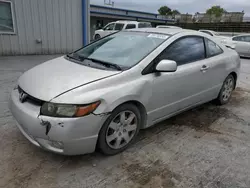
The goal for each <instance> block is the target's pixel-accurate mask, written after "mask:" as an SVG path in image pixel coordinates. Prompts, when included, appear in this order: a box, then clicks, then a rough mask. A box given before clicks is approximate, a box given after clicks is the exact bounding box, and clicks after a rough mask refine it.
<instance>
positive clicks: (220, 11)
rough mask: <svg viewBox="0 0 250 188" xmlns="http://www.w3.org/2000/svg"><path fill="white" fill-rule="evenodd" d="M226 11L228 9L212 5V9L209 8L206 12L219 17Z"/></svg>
mask: <svg viewBox="0 0 250 188" xmlns="http://www.w3.org/2000/svg"><path fill="white" fill-rule="evenodd" d="M225 12H226V10H225V9H223V8H221V7H220V6H212V7H211V8H210V9H207V11H206V14H209V15H210V16H211V15H215V17H216V18H219V17H221V16H222V14H223V13H225Z"/></svg>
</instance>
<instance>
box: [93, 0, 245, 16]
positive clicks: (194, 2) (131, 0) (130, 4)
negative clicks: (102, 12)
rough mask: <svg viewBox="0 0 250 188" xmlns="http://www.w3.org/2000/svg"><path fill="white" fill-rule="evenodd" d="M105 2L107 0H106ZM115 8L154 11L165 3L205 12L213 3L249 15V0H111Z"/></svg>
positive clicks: (96, 0) (183, 10)
mask: <svg viewBox="0 0 250 188" xmlns="http://www.w3.org/2000/svg"><path fill="white" fill-rule="evenodd" d="M106 1H107V2H108V1H109V0H106ZM112 1H114V2H115V7H117V8H127V9H132V10H140V11H147V12H153V13H156V12H157V10H158V9H159V7H161V6H162V5H167V6H168V7H170V8H171V9H177V10H179V11H180V12H181V13H192V14H193V13H195V12H205V11H206V9H207V8H209V7H211V6H213V5H220V6H221V7H223V8H224V9H226V10H227V11H228V12H229V11H237V12H239V11H242V10H244V11H245V14H246V15H247V16H250V0H112ZM90 3H91V4H98V5H104V0H90Z"/></svg>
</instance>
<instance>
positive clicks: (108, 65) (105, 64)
mask: <svg viewBox="0 0 250 188" xmlns="http://www.w3.org/2000/svg"><path fill="white" fill-rule="evenodd" d="M79 58H80V59H87V60H90V61H92V62H94V63H99V64H102V65H104V66H106V67H113V68H115V69H116V70H119V71H121V70H122V68H121V67H120V66H119V65H117V64H114V63H110V62H106V61H102V60H98V59H93V58H88V57H82V56H79Z"/></svg>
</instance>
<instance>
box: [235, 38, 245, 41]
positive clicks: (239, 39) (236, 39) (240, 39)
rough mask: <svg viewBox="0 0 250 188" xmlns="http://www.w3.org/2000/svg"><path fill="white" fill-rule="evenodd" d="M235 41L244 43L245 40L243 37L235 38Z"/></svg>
mask: <svg viewBox="0 0 250 188" xmlns="http://www.w3.org/2000/svg"><path fill="white" fill-rule="evenodd" d="M233 40H234V41H243V38H242V37H234V38H233Z"/></svg>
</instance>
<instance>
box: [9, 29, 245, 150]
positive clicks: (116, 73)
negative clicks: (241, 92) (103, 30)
mask: <svg viewBox="0 0 250 188" xmlns="http://www.w3.org/2000/svg"><path fill="white" fill-rule="evenodd" d="M121 44H122V45H121ZM142 46H143V48H142ZM239 68H240V58H239V55H238V54H237V53H236V52H235V51H234V50H231V49H228V48H226V47H225V46H223V45H222V44H220V43H218V42H216V41H215V40H214V38H213V37H210V36H208V35H206V34H203V33H201V32H197V31H191V30H184V29H182V30H180V29H177V30H174V29H164V30H162V29H158V28H144V29H134V30H125V31H121V32H118V33H115V34H112V35H109V36H107V37H104V38H102V39H100V40H98V41H95V42H93V43H91V44H89V45H88V46H86V47H83V48H81V49H79V50H77V51H75V52H73V53H71V54H68V55H67V56H63V57H59V58H56V59H53V60H50V61H48V62H45V63H43V64H41V65H38V66H36V67H34V68H32V69H30V70H28V71H27V72H25V73H24V74H23V75H22V76H21V77H20V78H19V80H18V84H17V87H15V88H14V90H13V91H12V92H11V98H10V103H9V106H10V110H11V112H12V114H13V116H14V117H15V119H16V120H17V122H18V124H17V126H18V128H19V129H20V131H21V132H22V133H23V135H24V136H25V137H26V138H27V139H28V140H29V141H30V142H31V143H33V144H34V145H36V146H39V147H41V148H44V149H46V150H49V151H52V152H56V153H61V154H65V155H78V154H85V153H91V152H94V151H95V149H96V148H99V149H100V151H102V152H103V153H104V154H107V155H113V154H117V153H119V152H121V151H123V150H125V149H126V148H127V147H128V146H129V145H130V144H132V143H133V141H135V139H136V136H137V135H138V133H139V131H140V129H145V128H148V127H150V126H152V125H154V124H156V123H158V122H160V121H163V120H165V119H167V118H169V117H171V116H174V115H176V114H179V113H180V112H183V111H186V110H188V109H191V108H193V107H195V106H197V105H200V104H203V103H205V102H208V101H211V100H214V99H215V100H216V101H217V102H218V103H219V104H226V103H227V102H228V101H229V99H230V96H231V94H232V91H233V90H234V88H235V86H236V81H237V78H238V74H239Z"/></svg>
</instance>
